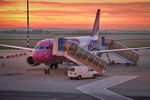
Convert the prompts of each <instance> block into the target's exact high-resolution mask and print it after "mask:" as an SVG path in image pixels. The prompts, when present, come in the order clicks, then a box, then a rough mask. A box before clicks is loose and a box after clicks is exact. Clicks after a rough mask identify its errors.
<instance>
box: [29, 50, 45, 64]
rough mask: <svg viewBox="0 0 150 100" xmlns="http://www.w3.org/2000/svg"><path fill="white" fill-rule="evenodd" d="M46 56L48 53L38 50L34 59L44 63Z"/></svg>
mask: <svg viewBox="0 0 150 100" xmlns="http://www.w3.org/2000/svg"><path fill="white" fill-rule="evenodd" d="M45 55H46V53H45V52H44V51H43V50H42V51H39V50H36V51H34V53H33V55H32V57H33V59H34V60H36V61H37V62H43V61H44V58H45Z"/></svg>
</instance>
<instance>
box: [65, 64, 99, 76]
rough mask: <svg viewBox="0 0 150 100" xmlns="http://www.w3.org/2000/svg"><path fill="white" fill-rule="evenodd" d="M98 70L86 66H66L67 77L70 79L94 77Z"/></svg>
mask: <svg viewBox="0 0 150 100" xmlns="http://www.w3.org/2000/svg"><path fill="white" fill-rule="evenodd" d="M97 74H98V72H96V71H95V70H93V69H91V68H89V67H87V66H71V67H69V68H68V78H70V79H82V78H93V79H95V78H96V76H97Z"/></svg>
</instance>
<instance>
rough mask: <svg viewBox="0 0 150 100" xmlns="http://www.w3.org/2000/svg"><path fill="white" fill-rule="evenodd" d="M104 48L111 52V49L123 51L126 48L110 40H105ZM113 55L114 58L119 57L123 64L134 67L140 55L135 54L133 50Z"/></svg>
mask: <svg viewBox="0 0 150 100" xmlns="http://www.w3.org/2000/svg"><path fill="white" fill-rule="evenodd" d="M106 48H107V49H108V50H113V49H125V48H127V47H126V46H124V45H123V44H121V43H120V42H118V41H115V40H112V39H106ZM113 53H114V54H115V55H116V56H118V57H120V58H121V59H122V60H124V61H125V62H127V64H134V65H136V64H137V62H138V60H139V58H140V55H139V54H137V53H136V51H135V50H126V51H115V52H113Z"/></svg>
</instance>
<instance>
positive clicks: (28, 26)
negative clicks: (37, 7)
mask: <svg viewBox="0 0 150 100" xmlns="http://www.w3.org/2000/svg"><path fill="white" fill-rule="evenodd" d="M29 28H30V20H29V0H27V28H26V29H27V30H26V32H27V44H26V47H28V48H29V47H30V45H29V39H30V38H29Z"/></svg>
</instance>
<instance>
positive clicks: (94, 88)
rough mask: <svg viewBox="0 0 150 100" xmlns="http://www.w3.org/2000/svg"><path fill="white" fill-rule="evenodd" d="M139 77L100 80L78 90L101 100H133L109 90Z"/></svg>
mask: <svg viewBox="0 0 150 100" xmlns="http://www.w3.org/2000/svg"><path fill="white" fill-rule="evenodd" d="M137 77H138V76H124V75H122V76H112V77H109V78H106V79H103V80H98V81H96V82H92V83H89V84H86V85H82V86H79V87H77V88H76V89H77V90H79V91H81V92H83V93H86V94H88V95H91V96H94V97H95V98H97V99H101V100H133V99H130V98H127V97H125V96H122V95H119V94H117V93H114V92H112V91H110V90H108V88H110V87H112V86H115V85H119V84H121V83H124V82H126V81H129V80H132V79H134V78H137Z"/></svg>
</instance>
